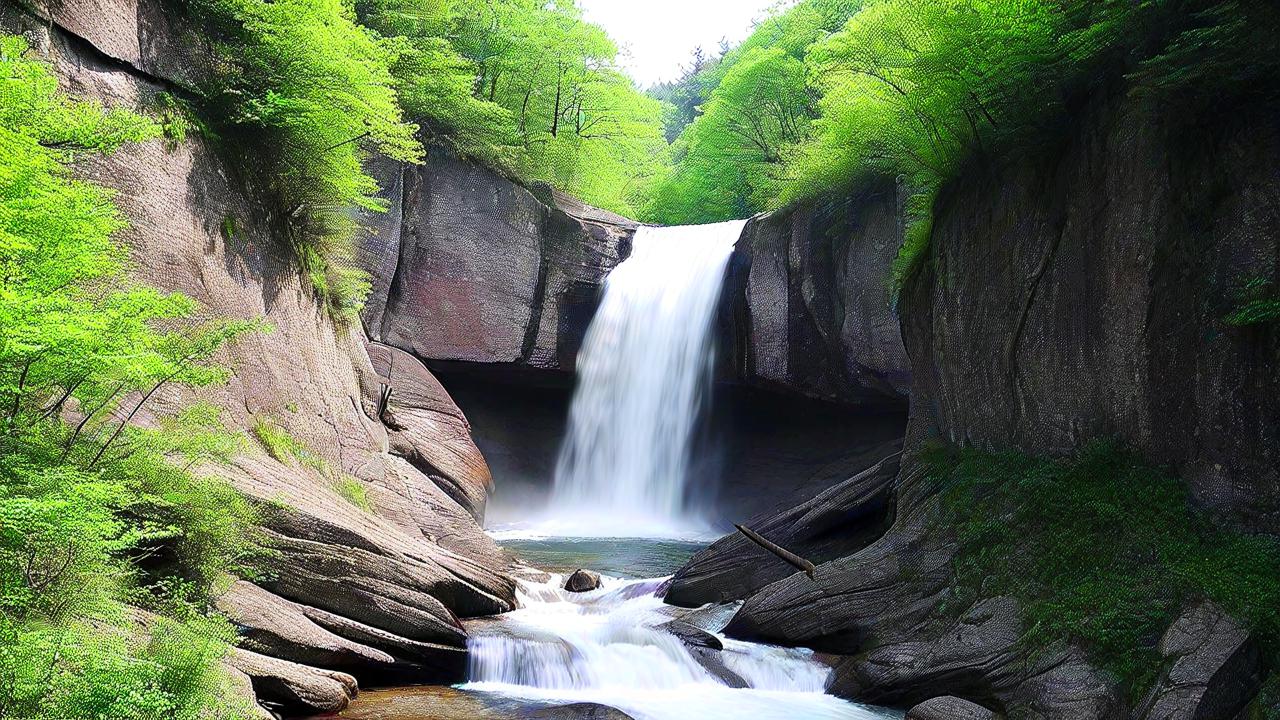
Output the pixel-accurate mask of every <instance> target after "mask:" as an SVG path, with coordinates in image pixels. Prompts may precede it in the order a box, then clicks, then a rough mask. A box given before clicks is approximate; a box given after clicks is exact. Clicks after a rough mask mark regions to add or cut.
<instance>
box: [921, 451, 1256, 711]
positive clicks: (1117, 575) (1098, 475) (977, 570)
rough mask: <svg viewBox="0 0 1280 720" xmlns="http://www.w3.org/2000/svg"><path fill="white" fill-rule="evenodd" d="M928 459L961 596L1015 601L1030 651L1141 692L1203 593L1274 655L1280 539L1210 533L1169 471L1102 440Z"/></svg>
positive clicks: (949, 453)
mask: <svg viewBox="0 0 1280 720" xmlns="http://www.w3.org/2000/svg"><path fill="white" fill-rule="evenodd" d="M927 460H928V462H929V464H930V466H931V468H932V469H931V478H932V480H933V482H935V483H936V484H937V486H938V487H939V489H940V490H941V491H942V493H943V498H944V506H945V508H946V512H947V515H948V518H947V520H948V525H950V526H954V527H955V529H956V533H957V536H958V537H957V539H958V540H959V543H960V552H959V554H958V556H957V561H956V575H957V582H958V586H959V597H958V600H959V601H960V603H961V605H963V604H964V603H966V602H972V601H974V600H976V599H977V598H981V597H992V596H995V595H1011V596H1013V597H1016V598H1017V599H1018V600H1019V601H1020V602H1021V604H1022V606H1023V608H1024V611H1025V613H1026V622H1027V633H1026V637H1025V640H1026V642H1027V643H1028V645H1029V646H1030V647H1033V648H1046V647H1049V646H1051V645H1052V643H1054V642H1061V641H1065V642H1072V643H1077V644H1079V645H1081V646H1082V647H1083V648H1084V649H1085V650H1086V651H1087V652H1088V653H1089V654H1090V657H1091V658H1092V659H1093V660H1094V661H1095V662H1097V663H1098V665H1099V666H1100V667H1102V668H1104V669H1107V670H1110V671H1111V672H1112V673H1113V674H1114V675H1115V676H1116V678H1117V679H1118V680H1120V681H1121V682H1122V683H1124V685H1125V686H1126V687H1127V689H1128V690H1129V691H1130V692H1131V693H1132V694H1133V695H1134V696H1135V697H1136V696H1137V695H1139V694H1140V693H1142V692H1143V691H1145V690H1146V689H1147V687H1148V686H1149V685H1150V683H1151V681H1152V680H1153V679H1154V677H1155V675H1156V673H1157V672H1158V671H1159V669H1160V657H1159V654H1158V653H1157V651H1156V647H1155V646H1156V643H1157V641H1158V640H1159V639H1160V636H1161V634H1162V633H1163V632H1164V630H1165V628H1167V627H1168V626H1169V625H1170V623H1171V622H1172V621H1173V620H1174V618H1176V617H1177V615H1178V613H1179V612H1181V611H1182V610H1183V609H1184V608H1185V607H1186V606H1187V604H1188V603H1189V602H1193V601H1195V600H1198V599H1202V598H1208V599H1211V600H1214V601H1216V602H1217V603H1219V604H1220V605H1222V606H1223V607H1224V608H1225V609H1226V610H1227V611H1228V612H1230V613H1231V614H1232V615H1233V616H1235V617H1237V618H1240V619H1241V620H1243V621H1245V622H1246V623H1248V624H1249V625H1250V626H1251V627H1252V629H1253V631H1254V633H1255V636H1256V637H1257V638H1258V639H1259V640H1260V641H1261V643H1262V645H1263V647H1264V649H1265V650H1266V651H1267V652H1268V655H1269V656H1270V658H1271V660H1272V663H1273V664H1275V663H1276V661H1277V660H1280V542H1277V540H1276V539H1275V538H1270V537H1266V536H1249V535H1242V534H1237V533H1233V532H1228V531H1224V530H1221V529H1217V528H1215V527H1214V526H1213V525H1212V524H1211V523H1210V522H1208V520H1207V519H1205V518H1202V517H1200V516H1198V515H1197V514H1195V513H1194V512H1193V511H1192V510H1191V509H1190V506H1189V502H1188V498H1187V496H1186V489H1185V486H1184V485H1183V483H1182V482H1181V481H1180V480H1178V479H1177V478H1176V477H1175V476H1172V475H1169V474H1166V473H1164V472H1161V471H1160V470H1157V469H1154V468H1151V467H1149V466H1147V465H1145V464H1143V463H1142V462H1141V460H1140V459H1139V458H1137V457H1135V456H1133V455H1130V454H1128V453H1125V452H1123V451H1121V450H1119V449H1117V448H1116V447H1114V446H1112V445H1109V444H1094V445H1091V446H1089V447H1088V448H1086V449H1085V450H1083V451H1082V452H1081V453H1080V454H1079V455H1078V456H1077V457H1075V458H1073V459H1069V460H1060V461H1053V460H1039V459H1033V458H1029V457H1027V456H1025V455H1020V454H1018V453H1012V452H1009V453H1001V454H990V453H984V452H979V451H974V450H965V451H953V450H945V449H940V448H939V449H935V450H934V451H933V452H932V453H931V454H930V455H929V456H928V458H927ZM1277 666H1278V667H1280V665H1277Z"/></svg>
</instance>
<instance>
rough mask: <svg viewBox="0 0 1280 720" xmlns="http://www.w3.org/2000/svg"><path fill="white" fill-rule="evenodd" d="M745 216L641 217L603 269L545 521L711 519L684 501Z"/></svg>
mask: <svg viewBox="0 0 1280 720" xmlns="http://www.w3.org/2000/svg"><path fill="white" fill-rule="evenodd" d="M745 224H746V221H733V222H726V223H717V224H713V225H693V226H686V227H662V228H659V227H641V228H640V229H639V230H638V231H637V232H636V236H635V240H634V241H633V246H632V252H631V256H630V257H629V258H627V259H626V260H625V261H624V262H622V263H621V264H620V265H619V266H618V267H617V268H616V269H614V271H613V272H612V273H610V274H609V277H608V278H607V279H606V281H605V289H604V297H603V299H602V301H601V304H600V308H599V310H598V311H597V312H596V316H595V318H594V319H593V320H592V322H591V327H590V328H589V329H588V331H587V335H586V339H585V341H584V344H583V347H582V352H581V353H580V354H579V356H578V387H577V390H576V392H575V394H574V398H573V404H572V407H571V409H570V413H569V428H568V433H567V435H566V437H565V442H564V445H563V447H562V448H561V452H560V458H559V461H558V463H557V465H556V472H555V487H554V491H553V494H552V503H551V508H552V509H553V512H554V519H553V520H552V521H551V522H550V523H548V527H547V528H546V529H547V530H548V531H550V532H553V533H555V534H559V535H569V536H620V535H629V536H636V537H646V536H648V537H662V536H679V535H687V534H690V533H691V532H694V533H696V532H699V531H705V528H704V527H702V524H701V523H699V522H698V521H697V519H696V518H693V517H690V516H689V514H688V513H687V512H686V511H685V505H684V503H685V494H686V486H687V483H688V479H689V478H688V475H689V460H690V450H691V444H692V441H693V438H694V433H695V430H696V428H697V423H698V420H699V417H700V413H701V412H702V411H703V409H704V405H705V396H706V392H707V389H708V386H709V383H710V380H711V372H712V365H713V360H714V353H713V346H712V345H713V343H712V333H711V331H712V320H713V318H714V314H715V309H716V303H717V300H718V299H719V296H720V288H721V285H722V284H723V281H724V272H725V265H726V264H727V263H728V260H729V256H730V254H732V252H733V246H734V243H736V242H737V240H738V237H739V236H740V235H741V234H742V228H743V226H744V225H745Z"/></svg>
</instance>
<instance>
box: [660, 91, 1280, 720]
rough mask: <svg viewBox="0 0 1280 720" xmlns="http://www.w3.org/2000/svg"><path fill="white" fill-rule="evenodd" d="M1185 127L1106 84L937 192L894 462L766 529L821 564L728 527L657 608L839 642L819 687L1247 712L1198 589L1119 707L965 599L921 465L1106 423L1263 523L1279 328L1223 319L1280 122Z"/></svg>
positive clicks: (1072, 666) (1265, 270)
mask: <svg viewBox="0 0 1280 720" xmlns="http://www.w3.org/2000/svg"><path fill="white" fill-rule="evenodd" d="M1178 120H1179V118H1174V117H1171V116H1169V115H1167V114H1164V113H1162V112H1161V111H1159V110H1158V109H1157V108H1155V107H1153V106H1152V105H1150V104H1149V103H1148V102H1144V101H1143V100H1141V99H1135V98H1125V97H1106V98H1099V99H1097V100H1096V101H1095V102H1094V103H1093V104H1092V105H1091V106H1089V107H1087V108H1085V109H1084V111H1083V112H1082V113H1081V114H1080V116H1079V118H1078V121H1077V122H1076V123H1075V124H1074V125H1073V130H1072V131H1071V133H1070V134H1069V135H1068V137H1066V138H1064V141H1063V143H1062V144H1061V145H1060V146H1059V147H1057V148H1056V149H1055V150H1053V151H1052V152H1049V153H1048V154H1047V156H1042V157H1038V158H1024V159H1023V160H1021V161H1019V162H1018V163H1016V164H1015V165H1014V166H1012V167H1008V168H1004V169H1002V170H1001V171H1000V172H998V173H994V174H992V173H971V174H970V175H968V176H966V177H965V178H964V180H963V181H962V182H958V183H956V184H955V185H954V186H953V187H952V188H950V189H949V191H948V192H946V193H944V195H943V197H942V199H941V201H940V202H939V204H938V207H937V218H936V223H935V226H934V231H933V237H932V244H931V247H930V249H929V253H928V257H927V258H926V261H925V263H924V265H923V267H922V268H921V271H920V272H919V273H917V274H916V275H915V276H914V277H913V278H911V279H910V281H909V282H908V283H907V287H906V290H905V291H904V295H903V297H902V302H901V311H902V317H903V333H904V337H905V340H906V347H907V349H908V351H909V353H910V356H911V360H912V375H913V382H912V387H911V391H910V403H911V410H910V420H909V426H908V432H907V441H906V448H905V451H904V455H903V458H902V462H901V467H900V469H898V470H897V471H896V475H895V473H894V469H893V468H887V467H884V466H879V467H876V468H872V469H869V470H867V471H865V472H863V473H861V474H859V475H858V476H855V477H853V478H851V479H850V480H848V481H846V482H845V483H842V484H841V485H838V486H836V487H835V488H833V489H832V490H830V491H828V493H825V494H824V495H822V496H819V497H818V498H815V500H814V501H813V502H811V503H809V504H808V505H805V506H801V507H800V508H797V509H795V510H792V511H788V512H787V513H783V514H781V515H779V516H777V517H775V518H772V519H769V520H767V521H765V524H764V525H763V527H766V528H767V529H768V531H769V532H770V533H771V536H772V537H773V539H775V540H776V541H778V542H780V543H782V544H783V545H785V546H787V547H788V548H790V549H792V550H794V551H796V552H799V553H800V554H802V555H804V554H810V555H812V556H813V558H814V559H815V560H816V561H818V562H819V565H818V568H817V570H816V572H815V573H813V575H812V576H811V577H810V576H806V575H805V574H803V573H798V574H788V573H787V572H786V570H785V568H783V569H782V570H780V571H778V570H768V569H767V567H768V566H767V565H766V563H772V564H773V565H774V566H776V565H777V564H778V563H777V562H776V561H772V560H770V559H769V558H768V556H767V555H764V554H762V551H760V550H758V549H757V548H754V547H752V546H749V545H747V544H745V543H744V542H742V541H741V540H740V539H739V538H737V537H729V538H725V539H723V540H721V541H719V542H717V543H716V544H715V545H713V546H711V547H710V548H708V549H707V550H706V551H704V552H703V553H701V554H699V555H698V556H697V557H695V558H694V559H693V560H692V561H691V562H690V564H689V565H687V566H686V567H685V568H684V569H682V570H681V571H680V572H679V573H677V575H676V577H675V579H674V581H673V585H672V588H671V593H670V595H669V596H668V599H669V600H671V601H674V602H680V603H682V604H697V603H699V602H703V601H707V600H722V599H731V598H745V600H746V602H745V605H744V606H743V608H742V610H741V611H740V612H739V613H738V614H737V616H736V617H735V618H734V620H733V621H732V623H731V624H730V626H729V628H728V630H727V632H729V633H730V634H731V635H736V636H739V637H743V638H750V639H758V640H764V641H768V642H775V643H781V644H788V645H797V644H798V645H807V646H810V647H815V648H818V649H820V650H824V651H826V652H832V653H837V654H839V655H842V656H843V657H844V659H843V660H841V661H840V662H839V663H838V665H837V679H836V683H835V686H834V688H833V689H834V690H835V691H836V692H839V693H841V694H845V695H847V696H849V697H856V698H859V699H862V700H865V701H868V702H880V703H888V704H896V705H910V704H913V703H916V702H921V701H923V700H927V699H929V698H931V697H934V696H938V695H946V694H951V695H957V696H961V697H965V698H967V699H970V700H974V701H977V702H979V703H982V704H983V705H986V706H988V707H990V708H992V709H994V710H997V711H1000V712H1005V713H1008V715H1009V716H1011V717H1019V718H1043V719H1046V720H1048V719H1050V718H1061V719H1062V720H1068V719H1070V720H1080V719H1082V718H1098V719H1103V718H1125V717H1142V718H1147V717H1161V718H1187V719H1190V718H1221V719H1222V720H1229V719H1231V718H1234V717H1236V715H1237V714H1238V713H1239V712H1241V710H1242V709H1243V708H1244V706H1245V704H1246V703H1248V702H1249V701H1251V700H1252V698H1253V695H1254V694H1256V693H1257V690H1258V687H1259V684H1260V681H1261V677H1260V672H1261V668H1260V666H1259V664H1258V662H1257V658H1258V655H1257V647H1256V644H1255V643H1254V641H1253V640H1251V639H1250V636H1249V633H1248V632H1247V631H1246V630H1244V629H1242V627H1241V626H1240V625H1239V624H1238V623H1237V622H1236V621H1235V620H1233V619H1231V618H1229V617H1228V616H1227V615H1226V614H1225V613H1224V612H1223V610H1222V609H1221V608H1219V607H1217V606H1215V605H1213V604H1212V603H1207V604H1198V605H1197V604H1192V605H1190V606H1188V607H1187V608H1186V610H1185V611H1184V613H1183V615H1182V617H1180V618H1179V619H1178V620H1177V621H1176V622H1175V623H1173V625H1172V626H1171V627H1170V628H1169V630H1168V632H1167V633H1166V634H1165V636H1164V638H1162V639H1160V642H1159V645H1158V648H1157V649H1158V651H1159V652H1160V653H1163V654H1164V657H1165V660H1164V662H1165V666H1164V672H1163V674H1162V675H1161V676H1160V679H1158V680H1157V683H1156V686H1155V687H1153V688H1151V689H1150V690H1149V692H1148V694H1147V695H1146V697H1145V698H1144V699H1143V701H1142V702H1140V703H1133V702H1132V701H1131V699H1130V698H1128V697H1125V696H1124V695H1123V693H1121V692H1120V690H1119V689H1118V687H1117V686H1116V685H1115V684H1114V683H1115V679H1114V678H1112V677H1110V676H1108V675H1107V674H1105V673H1102V672H1100V671H1099V670H1098V669H1096V668H1095V667H1093V666H1092V665H1091V664H1090V662H1089V660H1088V656H1087V655H1086V654H1085V653H1084V651H1083V650H1081V649H1080V648H1077V647H1074V646H1071V645H1064V644H1059V645H1054V646H1050V647H1044V648H1031V647H1029V646H1028V645H1027V643H1025V642H1023V641H1022V637H1023V635H1024V633H1025V631H1026V630H1027V628H1026V625H1025V624H1024V621H1023V616H1022V611H1021V609H1020V608H1019V606H1018V603H1017V601H1016V600H1014V599H1013V598H1009V597H987V598H979V600H978V602H976V603H974V602H971V601H969V600H965V599H964V598H963V596H962V595H958V594H957V588H956V587H955V579H954V575H953V563H954V561H955V557H956V552H957V546H956V543H955V540H954V537H953V535H952V531H951V530H950V529H949V528H948V527H947V526H946V524H945V520H944V518H945V514H944V513H943V512H942V508H941V505H940V499H939V497H938V495H937V494H936V492H937V488H936V487H934V486H933V485H932V483H930V482H928V481H927V478H926V472H925V466H924V464H923V463H922V462H920V461H919V459H918V458H919V453H920V451H921V450H922V449H923V448H924V447H926V445H927V444H928V443H930V442H932V441H935V440H943V441H947V442H950V443H954V444H959V445H962V446H973V447H979V448H983V449H989V450H1006V449H1017V450H1021V451H1023V452H1026V453H1029V454H1033V455H1039V456H1043V455H1066V454H1070V453H1072V452H1074V451H1076V450H1078V449H1080V448H1081V447H1083V446H1084V445H1085V444H1087V443H1088V442H1090V441H1092V440H1095V439H1118V440H1119V441H1121V442H1122V443H1123V444H1125V445H1127V446H1129V447H1132V448H1134V449H1136V450H1137V451H1138V452H1139V453H1140V454H1141V455H1143V456H1144V457H1146V458H1147V460H1148V461H1150V462H1152V463H1154V464H1157V465H1161V466H1164V467H1166V468H1168V469H1170V470H1172V471H1174V472H1176V473H1177V474H1178V475H1179V476H1181V477H1182V478H1183V479H1184V480H1185V482H1186V485H1187V487H1188V488H1189V491H1190V495H1191V500H1192V502H1193V503H1194V504H1195V505H1197V506H1198V507H1199V509H1201V510H1203V511H1205V512H1206V513H1207V515H1208V517H1210V518H1213V519H1214V520H1215V521H1217V522H1218V523H1219V524H1222V525H1225V526H1228V527H1234V528H1237V529H1243V530H1245V531H1249V532H1272V533H1274V532H1276V530H1277V529H1278V528H1277V524H1276V519H1277V515H1276V512H1277V502H1276V501H1277V492H1280V491H1278V490H1277V488H1280V483H1278V482H1277V476H1276V471H1277V467H1278V464H1277V457H1276V451H1277V448H1280V443H1278V442H1277V441H1278V440H1280V437H1278V435H1277V433H1280V384H1278V383H1280V331H1278V330H1277V327H1276V325H1275V324H1274V323H1269V324H1268V323H1262V324H1256V325H1246V326H1238V325H1235V324H1232V323H1230V322H1228V321H1227V320H1226V318H1227V316H1228V315H1230V314H1231V313H1232V312H1233V310H1234V309H1235V308H1236V307H1238V303H1239V295H1238V288H1239V287H1240V286H1241V285H1242V284H1246V283H1247V282H1248V281H1249V280H1251V279H1254V278H1261V279H1263V280H1269V281H1272V282H1274V281H1275V280H1276V279H1277V272H1278V271H1280V268H1278V265H1277V264H1278V262H1280V254H1278V250H1277V238H1280V171H1278V170H1277V168H1280V163H1278V162H1277V161H1280V133H1278V126H1277V123H1276V122H1275V120H1274V118H1271V117H1267V116H1265V115H1258V114H1249V113H1243V112H1242V113H1237V114H1235V115H1234V116H1232V117H1231V118H1230V119H1225V118H1223V117H1221V116H1220V117H1218V118H1217V121H1215V123H1213V124H1212V126H1211V127H1212V129H1205V126H1204V125H1200V126H1197V128H1198V129H1196V130H1194V131H1189V130H1187V129H1186V128H1187V124H1181V123H1179V122H1178ZM1192 125H1194V124H1192ZM885 487H890V488H892V491H891V497H892V501H890V502H888V503H886V502H885V501H884V492H885V491H884V488H885ZM1069 511H1070V509H1069V508H1064V512H1069ZM887 518H891V524H889V525H888V531H887V532H883V533H881V532H880V528H883V527H885V524H886V519H887ZM762 568H766V569H765V570H762ZM1155 640H1156V638H1153V639H1152V641H1153V642H1154V641H1155ZM1153 708H1154V709H1153ZM1152 713H1154V714H1152Z"/></svg>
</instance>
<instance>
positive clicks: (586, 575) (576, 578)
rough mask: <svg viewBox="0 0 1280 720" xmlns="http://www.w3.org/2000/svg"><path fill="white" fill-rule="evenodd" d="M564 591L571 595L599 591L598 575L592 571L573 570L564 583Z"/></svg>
mask: <svg viewBox="0 0 1280 720" xmlns="http://www.w3.org/2000/svg"><path fill="white" fill-rule="evenodd" d="M564 589H565V590H568V591H569V592H572V593H581V592H590V591H592V590H599V589H600V573H598V572H595V571H594V570H586V569H582V570H575V571H574V572H573V574H572V575H570V576H569V577H568V578H567V579H566V580H565V581H564Z"/></svg>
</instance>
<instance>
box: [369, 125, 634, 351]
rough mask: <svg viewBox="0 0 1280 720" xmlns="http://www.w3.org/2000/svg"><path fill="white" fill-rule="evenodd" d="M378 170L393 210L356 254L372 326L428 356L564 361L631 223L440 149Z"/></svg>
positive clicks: (375, 333) (382, 336)
mask: <svg viewBox="0 0 1280 720" xmlns="http://www.w3.org/2000/svg"><path fill="white" fill-rule="evenodd" d="M375 172H376V173H377V174H378V175H380V176H381V178H382V182H383V186H384V188H385V191H384V192H385V194H386V197H387V200H388V202H389V203H390V204H391V206H392V208H393V211H392V212H391V213H389V214H388V215H387V216H386V217H384V218H377V220H378V223H377V226H376V228H375V232H374V233H373V234H372V235H371V236H370V238H369V239H368V240H367V241H366V246H365V249H364V252H363V253H362V263H363V264H364V265H365V266H366V267H368V268H370V269H371V271H372V273H373V275H374V281H375V282H374V290H373V294H372V296H371V297H370V299H369V302H368V304H367V305H366V308H365V314H364V317H365V322H366V325H367V326H368V329H369V333H370V335H371V336H372V337H373V338H374V339H375V340H378V341H380V342H383V343H386V344H388V345H392V346H395V347H398V348H401V349H403V350H407V351H409V352H412V353H413V354H414V355H416V356H418V357H420V358H423V359H427V360H437V361H461V362H470V363H493V364H519V365H527V366H531V367H535V368H541V369H551V370H566V371H572V369H573V366H574V359H575V357H576V354H577V350H578V347H579V345H580V344H581V341H582V337H583V335H584V334H585V332H586V326H587V324H588V323H589V322H590V320H591V315H592V314H593V313H594V311H595V306H596V303H597V302H598V297H597V294H598V290H599V287H600V284H601V282H602V281H603V279H604V276H605V275H606V274H607V273H608V271H609V270H610V269H612V268H613V267H614V266H615V265H617V263H618V262H619V261H620V260H621V259H622V258H623V257H625V256H626V254H627V253H628V252H629V248H630V237H631V234H632V232H633V230H634V228H635V223H634V222H632V221H630V220H627V219H626V218H623V217H620V216H617V215H612V214H610V213H606V212H604V211H602V210H598V209H595V208H589V207H587V206H584V205H582V204H581V203H579V202H576V201H573V200H571V199H569V198H566V197H565V196H562V195H558V194H557V195H554V196H553V198H552V199H553V200H554V203H553V204H554V207H551V206H548V205H546V204H543V202H542V201H541V200H539V199H538V198H536V197H535V196H534V195H533V194H532V193H531V192H529V191H528V190H526V189H525V188H523V187H520V186H519V185H516V184H515V183H513V182H511V181H509V180H507V179H505V178H503V177H501V176H499V175H497V174H495V173H493V172H491V171H489V170H485V169H482V168H479V167H477V166H474V165H471V164H468V163H465V162H462V161H459V160H457V159H456V158H453V157H450V156H449V155H447V154H446V153H444V152H441V151H434V150H433V151H432V152H431V155H430V159H429V160H428V162H427V163H426V164H425V165H423V166H421V167H412V168H403V169H402V168H398V167H389V166H379V167H376V168H375ZM397 209H398V210H399V213H398V214H397V212H396V210H397Z"/></svg>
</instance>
